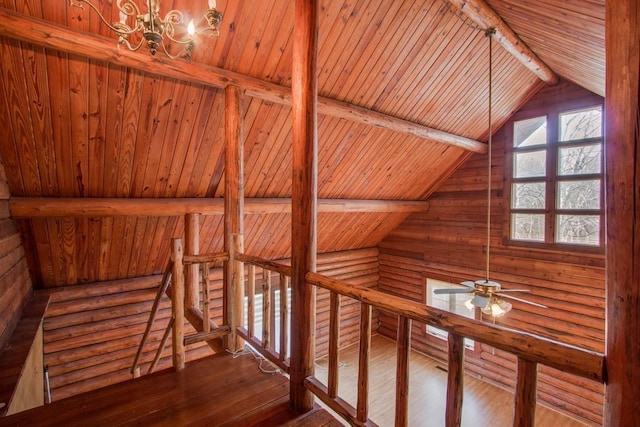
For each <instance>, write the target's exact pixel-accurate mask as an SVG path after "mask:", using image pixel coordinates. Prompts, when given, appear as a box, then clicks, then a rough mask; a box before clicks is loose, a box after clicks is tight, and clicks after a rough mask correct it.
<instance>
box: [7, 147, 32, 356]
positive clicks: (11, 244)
mask: <svg viewBox="0 0 640 427" xmlns="http://www.w3.org/2000/svg"><path fill="white" fill-rule="evenodd" d="M9 197H10V194H9V186H8V185H7V178H6V175H5V171H4V166H3V165H2V163H1V159H0V353H2V350H3V348H4V346H5V345H6V344H7V342H8V341H9V338H10V337H11V335H12V333H13V330H14V328H15V327H16V323H17V322H18V319H19V318H20V314H21V312H22V309H23V307H24V305H25V304H26V302H27V300H28V299H29V296H30V295H31V292H32V290H33V286H32V283H31V278H30V276H29V271H28V264H29V260H27V258H26V257H25V250H24V247H23V246H22V242H21V239H20V234H19V233H18V228H17V227H16V224H15V223H14V221H12V220H11V219H10V218H9V216H10V214H9ZM32 271H33V268H32Z"/></svg>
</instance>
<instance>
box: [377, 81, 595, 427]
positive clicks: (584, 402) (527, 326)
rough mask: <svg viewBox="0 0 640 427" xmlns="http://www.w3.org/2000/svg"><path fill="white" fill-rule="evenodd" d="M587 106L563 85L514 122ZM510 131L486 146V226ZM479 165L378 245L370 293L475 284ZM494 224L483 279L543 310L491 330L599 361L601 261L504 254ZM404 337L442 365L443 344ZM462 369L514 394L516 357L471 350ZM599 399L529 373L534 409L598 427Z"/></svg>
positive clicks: (588, 390) (388, 321) (570, 381)
mask: <svg viewBox="0 0 640 427" xmlns="http://www.w3.org/2000/svg"><path fill="white" fill-rule="evenodd" d="M578 101H579V102H580V104H576V102H578ZM597 101H598V99H597V97H596V96H595V95H593V94H590V93H588V92H587V91H585V90H584V89H581V88H578V87H577V86H574V85H570V84H566V83H563V84H561V85H558V86H555V87H547V88H544V89H543V90H542V91H541V92H540V93H539V94H538V95H536V96H535V97H534V98H533V99H532V100H531V101H530V102H529V103H528V104H527V106H526V107H525V109H526V110H527V111H523V112H522V114H530V115H529V117H532V116H534V115H535V116H539V115H541V114H544V111H545V105H547V104H548V103H557V102H561V103H563V105H566V108H567V109H571V108H579V107H580V105H582V106H585V105H594V103H597ZM519 114H520V113H519ZM510 131H511V128H510V125H509V124H508V123H507V124H506V125H505V127H504V128H503V131H501V132H498V133H497V134H496V135H495V137H494V142H495V146H494V148H495V149H494V150H493V159H492V164H493V168H492V170H493V171H494V172H493V176H492V179H491V182H492V189H493V191H492V194H493V198H492V206H494V211H493V213H492V221H493V224H500V225H502V224H507V223H508V222H509V217H508V215H507V213H506V206H505V205H507V204H508V202H507V201H505V200H504V197H503V196H502V193H503V192H504V186H503V182H504V176H503V172H502V171H504V170H505V162H506V161H507V160H508V159H506V158H505V156H504V154H503V146H504V144H505V141H506V139H505V138H506V137H505V133H506V132H510ZM486 164H487V162H486V157H484V156H474V157H472V158H471V159H470V160H469V161H468V162H467V163H466V164H465V165H464V166H463V167H462V168H461V169H459V170H458V171H456V173H455V174H454V175H453V176H452V177H451V178H450V179H448V180H447V181H446V182H444V183H443V185H442V186H441V187H440V188H439V190H438V192H436V193H435V194H434V195H433V196H432V197H431V198H430V199H429V203H430V208H429V211H428V212H427V213H426V214H416V215H410V216H409V217H408V218H407V219H406V220H405V221H404V222H403V224H402V225H401V226H400V227H398V228H397V229H395V230H394V231H393V232H392V233H391V234H389V235H388V236H387V237H386V238H385V239H384V240H383V241H382V242H381V243H380V246H379V249H380V290H382V291H384V292H386V293H389V294H393V295H402V296H404V297H406V298H410V299H412V300H415V301H419V302H425V301H426V299H427V295H426V290H425V288H426V283H425V282H426V279H427V278H431V279H437V280H444V281H447V282H452V283H457V282H459V281H461V280H469V279H473V278H479V277H484V274H485V270H484V266H485V263H484V262H485V260H484V250H485V249H484V246H485V245H486V197H487V196H486V178H485V179H484V180H481V179H478V176H483V175H486ZM500 225H498V226H497V227H496V226H494V227H492V236H491V244H492V247H491V278H492V279H493V280H496V281H498V282H500V283H501V284H502V285H503V286H504V287H505V288H507V289H508V288H526V289H530V292H529V293H527V294H526V295H524V294H522V297H523V298H526V299H529V300H531V301H534V302H538V303H541V304H545V305H547V306H548V307H549V308H548V309H541V308H538V307H533V306H529V305H527V304H521V303H518V302H514V307H513V310H512V311H510V312H509V313H508V314H507V315H506V316H504V317H502V318H499V319H497V320H496V323H497V324H499V325H504V326H508V327H513V328H516V329H520V330H524V331H527V332H531V333H534V334H537V335H541V336H544V337H547V338H550V339H553V340H556V341H559V342H562V343H566V344H570V345H575V346H579V347H582V348H587V349H590V350H593V351H597V352H604V329H605V323H604V307H605V292H604V280H605V262H604V256H603V255H602V254H597V253H580V252H567V251H553V250H548V249H546V250H541V249H536V248H529V247H516V246H513V245H510V246H505V245H504V242H503V236H505V235H506V231H504V230H503V229H502V227H501V226H500ZM379 319H380V327H379V333H380V334H382V335H385V336H388V337H395V334H396V328H397V319H396V318H395V316H389V315H387V314H386V313H384V312H381V313H380V315H379ZM413 332H414V333H413V341H412V345H413V348H414V349H416V350H418V351H420V352H422V353H425V354H427V355H429V356H431V357H434V358H436V359H438V360H440V361H446V360H447V359H446V342H445V341H443V340H442V339H439V338H437V337H435V336H434V335H431V334H429V333H427V331H426V327H425V325H424V324H418V323H417V322H416V323H415V324H414V328H413ZM465 367H466V372H468V373H470V374H473V375H476V376H478V377H482V378H484V379H488V380H489V381H492V382H495V383H498V384H499V385H501V386H503V387H507V388H511V389H513V387H514V386H515V372H516V358H515V357H514V356H513V355H510V354H508V353H506V352H504V351H500V350H497V349H495V348H493V347H491V346H489V345H484V344H482V345H481V344H476V345H475V348H474V350H473V351H467V352H466V355H465ZM603 390H604V387H603V385H602V384H600V383H599V382H595V381H591V380H586V379H582V378H578V377H576V376H574V375H570V374H565V373H561V372H559V371H557V370H555V369H551V368H549V367H546V366H544V365H540V367H539V374H538V395H537V400H538V402H539V403H541V404H544V405H547V406H551V407H553V408H555V409H557V410H560V411H562V412H564V413H568V414H570V415H571V416H574V417H579V418H580V419H582V420H584V421H586V422H587V423H589V424H593V425H601V424H602V413H603Z"/></svg>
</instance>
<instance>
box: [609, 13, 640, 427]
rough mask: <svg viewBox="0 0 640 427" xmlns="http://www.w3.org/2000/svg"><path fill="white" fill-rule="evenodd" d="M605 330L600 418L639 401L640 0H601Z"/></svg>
mask: <svg viewBox="0 0 640 427" xmlns="http://www.w3.org/2000/svg"><path fill="white" fill-rule="evenodd" d="M605 20H606V34H605V40H606V51H607V73H606V76H607V77H606V80H607V81H606V85H605V86H606V96H605V100H606V101H605V105H606V126H605V129H606V135H605V138H606V140H605V144H604V147H605V159H606V167H605V171H606V179H605V182H606V191H605V194H606V195H607V203H606V208H607V212H606V221H607V227H606V230H607V251H606V256H607V328H606V330H607V337H606V343H607V347H606V358H605V360H606V372H607V387H606V391H605V406H604V424H605V426H607V427H614V426H631V425H637V423H638V408H640V386H639V385H638V384H639V383H640V363H638V361H639V360H640V220H639V218H640V208H639V204H638V201H639V200H640V167H639V166H640V95H639V93H640V0H608V1H607V2H606V17H605Z"/></svg>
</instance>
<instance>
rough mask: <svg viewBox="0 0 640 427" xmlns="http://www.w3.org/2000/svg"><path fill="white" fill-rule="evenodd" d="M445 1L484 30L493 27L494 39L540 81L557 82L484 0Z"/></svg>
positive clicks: (544, 65)
mask: <svg viewBox="0 0 640 427" xmlns="http://www.w3.org/2000/svg"><path fill="white" fill-rule="evenodd" d="M447 1H448V2H449V3H451V4H452V5H453V6H455V7H457V8H458V9H459V10H460V11H461V12H462V13H463V14H464V15H466V16H467V17H468V18H469V19H471V20H472V21H473V22H474V23H475V24H476V25H478V26H480V27H481V28H483V29H484V30H485V31H486V30H488V29H489V28H495V30H496V34H495V36H494V40H496V41H497V42H498V43H500V44H501V45H502V47H504V48H505V49H506V51H507V52H509V53H510V54H511V55H513V56H514V57H515V58H516V59H518V61H520V62H522V64H524V66H525V67H527V68H528V69H530V70H531V71H533V72H534V73H535V74H536V75H537V76H538V77H539V78H540V79H541V80H542V81H544V82H545V83H547V84H550V85H554V84H556V83H558V81H559V78H558V76H557V74H556V73H554V72H553V70H552V69H551V68H549V66H548V65H547V64H545V63H544V62H543V61H542V60H541V59H540V58H538V55H536V54H535V53H534V52H533V51H532V50H531V49H529V46H527V45H526V44H525V42H523V41H522V40H521V39H520V37H518V35H517V34H516V33H515V32H514V31H513V30H512V29H511V27H509V25H508V24H507V23H506V22H504V20H503V19H502V18H501V17H500V15H498V14H497V13H496V11H494V10H493V9H492V8H491V6H489V5H488V4H487V3H486V2H484V0H447Z"/></svg>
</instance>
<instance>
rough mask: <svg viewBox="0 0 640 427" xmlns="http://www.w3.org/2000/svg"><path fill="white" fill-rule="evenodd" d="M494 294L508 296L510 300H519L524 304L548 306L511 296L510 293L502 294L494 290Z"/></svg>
mask: <svg viewBox="0 0 640 427" xmlns="http://www.w3.org/2000/svg"><path fill="white" fill-rule="evenodd" d="M494 295H498V296H500V297H504V298H509V299H512V300H515V301H520V302H523V303H525V304H530V305H535V306H536V307H540V308H549V307H547V306H546V305H542V304H538V303H537V302H533V301H527V300H526V299H522V298H516V297H514V296H511V295H506V294H503V293H502V292H500V293H498V292H496V293H495V294H494Z"/></svg>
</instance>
